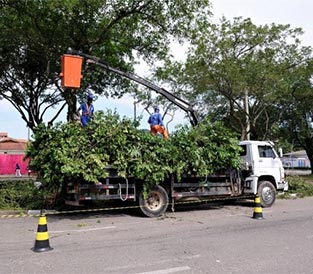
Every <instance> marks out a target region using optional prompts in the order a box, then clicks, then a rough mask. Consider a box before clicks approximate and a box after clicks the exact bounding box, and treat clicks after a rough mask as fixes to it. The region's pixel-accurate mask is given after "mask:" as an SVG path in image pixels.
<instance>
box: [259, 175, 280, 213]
mask: <svg viewBox="0 0 313 274" xmlns="http://www.w3.org/2000/svg"><path fill="white" fill-rule="evenodd" d="M258 195H259V197H260V200H261V206H262V207H270V206H272V205H273V204H274V202H275V200H276V189H275V187H274V185H273V184H272V183H271V182H269V181H261V182H260V183H259V186H258Z"/></svg>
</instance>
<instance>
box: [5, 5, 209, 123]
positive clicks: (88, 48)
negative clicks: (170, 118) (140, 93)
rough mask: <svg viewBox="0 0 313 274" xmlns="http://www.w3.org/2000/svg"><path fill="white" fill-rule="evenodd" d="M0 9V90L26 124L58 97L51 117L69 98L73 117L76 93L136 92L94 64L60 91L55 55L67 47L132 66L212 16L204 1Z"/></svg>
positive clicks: (37, 119)
mask: <svg viewBox="0 0 313 274" xmlns="http://www.w3.org/2000/svg"><path fill="white" fill-rule="evenodd" d="M0 7H1V12H0V29H1V35H0V96H1V98H4V99H5V100H8V101H9V102H10V103H11V104H12V105H13V106H14V107H15V109H16V110H17V111H18V112H19V113H20V114H21V116H22V119H23V120H24V121H25V122H26V123H27V125H28V126H29V127H30V128H31V129H35V128H36V127H37V126H38V125H39V124H40V123H41V122H42V121H43V120H44V115H45V114H46V111H47V110H48V109H49V108H51V107H56V105H57V104H60V103H62V104H63V105H61V107H59V109H58V111H57V112H56V113H55V116H54V117H53V118H52V120H51V121H50V123H52V122H53V121H54V120H55V119H56V117H57V116H58V114H59V113H60V111H61V110H62V109H63V108H64V107H65V105H66V104H67V105H68V106H69V110H68V118H69V119H71V118H73V113H74V112H76V95H78V94H81V93H83V92H84V91H85V90H86V89H89V90H92V91H94V92H96V93H98V94H101V95H105V96H109V95H110V96H121V95H122V94H124V93H126V92H127V93H131V92H135V89H134V88H133V86H132V85H131V84H130V83H129V82H128V81H125V80H124V79H121V78H119V77H116V75H112V74H105V73H103V71H101V72H100V71H99V70H97V68H94V67H91V66H89V67H88V68H86V72H85V75H86V76H85V78H84V79H85V81H84V85H83V87H82V89H81V90H79V91H75V90H65V91H63V90H62V88H61V87H60V81H59V72H60V56H61V55H62V54H63V53H65V51H66V49H67V48H68V47H72V48H74V49H77V50H82V51H84V52H85V53H88V54H93V55H96V56H98V57H100V58H102V59H105V60H107V62H108V63H109V64H111V65H113V66H117V67H120V68H123V69H125V70H129V71H132V70H133V66H134V64H135V63H136V60H137V57H142V58H143V59H145V60H146V61H148V62H150V63H152V62H154V61H156V60H162V59H163V58H164V57H165V56H166V55H167V54H168V50H169V45H170V42H171V39H180V40H183V39H185V37H187V35H186V33H187V32H189V30H190V29H192V28H194V26H196V25H197V24H198V23H197V22H201V21H205V20H207V17H208V16H207V15H209V11H208V1H207V0H202V1H191V2H190V1H181V0H173V1H166V0H162V1H156V0H129V1H125V0H123V1H122V0H113V1H105V0H88V1H87V0H81V1H78V0H71V1H61V0H47V1H37V0H28V1H10V0H2V1H1V2H0ZM89 72H90V73H89ZM64 100H65V103H66V104H65V103H64Z"/></svg>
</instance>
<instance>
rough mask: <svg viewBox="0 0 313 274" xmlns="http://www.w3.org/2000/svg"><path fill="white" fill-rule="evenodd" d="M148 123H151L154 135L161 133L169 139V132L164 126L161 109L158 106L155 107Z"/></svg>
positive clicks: (151, 130)
mask: <svg viewBox="0 0 313 274" xmlns="http://www.w3.org/2000/svg"><path fill="white" fill-rule="evenodd" d="M148 123H149V124H150V132H151V134H152V135H157V133H161V134H162V135H163V138H164V139H168V132H167V130H166V128H165V127H164V124H163V120H162V116H161V114H160V109H159V108H158V107H155V108H154V113H153V114H151V115H150V117H149V120H148Z"/></svg>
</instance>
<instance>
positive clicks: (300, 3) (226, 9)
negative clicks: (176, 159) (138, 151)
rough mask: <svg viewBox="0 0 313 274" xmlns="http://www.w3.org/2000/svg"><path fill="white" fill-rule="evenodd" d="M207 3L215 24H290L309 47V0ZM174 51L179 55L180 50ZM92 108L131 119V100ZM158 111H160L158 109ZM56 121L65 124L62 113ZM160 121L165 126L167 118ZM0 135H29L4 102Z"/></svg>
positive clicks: (312, 33)
mask: <svg viewBox="0 0 313 274" xmlns="http://www.w3.org/2000/svg"><path fill="white" fill-rule="evenodd" d="M211 3H212V12H213V14H214V16H213V18H212V21H213V22H218V20H219V18H221V17H222V16H225V17H226V18H227V19H232V18H234V17H239V16H241V17H243V18H248V17H249V18H251V20H252V22H253V23H254V24H256V25H264V24H271V23H276V24H290V25H291V27H293V28H296V27H301V28H302V29H303V30H304V32H305V33H304V35H303V36H302V42H303V45H308V46H313V28H312V19H311V18H312V15H311V13H312V10H313V1H312V0H297V1H295V0H262V1H260V0H211ZM182 50H183V49H181V51H182ZM175 51H176V52H179V51H180V49H179V48H178V49H175ZM138 74H140V69H139V70H138ZM94 107H95V109H96V110H106V109H111V110H114V109H116V110H117V111H118V112H119V113H120V115H121V116H127V117H129V118H133V116H134V100H133V99H132V98H128V97H125V98H121V99H118V100H111V99H110V100H108V99H106V98H99V99H98V100H97V101H96V102H94ZM160 109H161V112H162V106H160ZM141 113H144V117H143V119H142V123H141V128H148V124H147V120H148V114H147V113H145V112H144V111H143V108H142V107H140V106H137V114H141ZM183 116H184V115H183V113H182V112H179V111H178V112H176V115H175V122H171V123H170V124H169V130H170V131H172V130H174V129H175V126H176V125H177V124H181V123H185V122H188V121H186V119H184V118H183ZM59 120H61V121H65V112H64V113H63V114H62V116H61V117H60V119H59ZM164 122H165V123H166V122H167V119H165V121H164ZM0 132H7V133H8V135H9V136H10V137H12V138H18V139H27V138H28V137H29V136H30V134H31V133H30V132H29V131H28V129H27V127H26V124H25V122H24V121H23V120H22V118H21V117H20V115H19V113H18V112H17V111H16V110H15V109H14V108H13V107H12V106H11V105H10V104H9V103H8V102H7V101H5V100H0Z"/></svg>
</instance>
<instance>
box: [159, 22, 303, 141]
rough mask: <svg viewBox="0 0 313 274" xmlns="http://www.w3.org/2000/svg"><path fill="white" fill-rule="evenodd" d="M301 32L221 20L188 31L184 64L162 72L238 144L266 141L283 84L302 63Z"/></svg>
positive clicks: (275, 121) (277, 113) (278, 111)
mask: <svg viewBox="0 0 313 274" xmlns="http://www.w3.org/2000/svg"><path fill="white" fill-rule="evenodd" d="M202 27H203V26H202ZM301 33H302V30H301V29H292V28H290V26H289V25H276V24H271V25H264V26H256V25H255V24H253V23H252V21H251V20H250V19H242V18H240V17H239V18H234V19H233V21H229V20H227V19H226V18H222V19H221V22H220V24H213V25H208V26H207V27H206V28H202V29H201V30H198V31H197V32H194V37H193V39H192V44H191V47H190V49H189V52H188V57H187V60H186V62H184V63H174V64H171V65H169V66H168V68H169V69H168V70H167V71H165V72H164V71H163V72H162V73H163V75H165V76H167V75H169V74H172V75H176V79H175V80H176V82H179V83H180V86H181V91H182V93H184V94H186V96H187V98H188V100H189V101H190V102H192V103H193V104H194V105H195V106H196V107H197V108H198V111H199V113H200V114H201V115H202V116H203V117H204V116H207V115H208V116H210V117H211V118H212V120H213V121H214V120H224V121H225V123H226V124H227V125H228V126H229V127H231V128H233V130H235V131H237V132H238V133H239V134H240V135H241V139H245V138H247V137H249V135H251V137H252V138H254V139H268V138H271V137H273V136H272V132H273V128H274V127H276V126H277V124H278V122H279V117H280V116H281V109H280V107H279V106H278V105H277V102H278V100H279V98H280V97H281V95H282V91H284V90H285V87H286V83H287V82H286V81H287V80H288V78H289V75H290V73H291V72H292V69H293V68H294V67H295V66H297V65H298V64H301V63H302V62H303V60H306V59H307V58H308V54H309V52H308V51H307V49H306V48H302V47H301V44H300V40H299V38H298V36H300V35H301Z"/></svg>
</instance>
